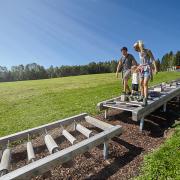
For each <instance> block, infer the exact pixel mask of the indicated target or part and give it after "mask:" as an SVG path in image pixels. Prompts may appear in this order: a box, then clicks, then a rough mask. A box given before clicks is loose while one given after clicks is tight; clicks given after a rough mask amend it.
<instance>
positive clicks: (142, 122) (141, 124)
mask: <svg viewBox="0 0 180 180" xmlns="http://www.w3.org/2000/svg"><path fill="white" fill-rule="evenodd" d="M143 127H144V117H142V118H141V120H140V127H139V130H140V132H142V130H143Z"/></svg>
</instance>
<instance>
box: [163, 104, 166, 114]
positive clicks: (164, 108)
mask: <svg viewBox="0 0 180 180" xmlns="http://www.w3.org/2000/svg"><path fill="white" fill-rule="evenodd" d="M166 105H167V104H166V103H165V104H164V105H163V112H166Z"/></svg>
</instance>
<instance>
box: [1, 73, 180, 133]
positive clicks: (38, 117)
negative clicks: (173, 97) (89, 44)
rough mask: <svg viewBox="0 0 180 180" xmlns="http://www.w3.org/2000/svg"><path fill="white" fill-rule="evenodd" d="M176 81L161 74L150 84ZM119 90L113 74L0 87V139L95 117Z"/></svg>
mask: <svg viewBox="0 0 180 180" xmlns="http://www.w3.org/2000/svg"><path fill="white" fill-rule="evenodd" d="M177 78H180V73H178V72H171V73H170V72H169V73H167V72H163V73H159V74H158V75H156V76H155V77H154V81H153V84H156V83H159V82H162V81H168V80H171V79H177ZM151 84H152V83H151ZM121 90H122V85H121V83H120V80H119V79H116V78H115V74H98V75H97V74H96V75H84V76H74V77H64V78H57V79H48V80H36V81H21V82H7V83H0V92H1V93H0V136H4V135H7V134H11V133H15V132H18V131H21V130H24V129H28V128H32V127H36V126H39V125H42V124H45V123H48V122H52V121H55V120H58V119H61V118H64V117H69V116H72V115H76V114H79V113H82V112H87V113H90V114H96V113H98V112H97V110H96V104H97V103H98V102H99V101H102V100H105V99H107V98H111V97H115V96H117V95H120V92H121Z"/></svg>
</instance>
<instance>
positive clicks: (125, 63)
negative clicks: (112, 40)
mask: <svg viewBox="0 0 180 180" xmlns="http://www.w3.org/2000/svg"><path fill="white" fill-rule="evenodd" d="M121 53H122V57H121V59H120V60H119V63H118V66H117V71H116V77H117V78H118V72H119V70H120V69H121V70H120V71H122V79H123V86H124V87H123V88H124V93H125V94H128V95H130V94H131V91H130V89H129V86H128V80H129V78H130V77H131V67H132V66H137V62H136V60H135V58H134V56H133V55H132V54H129V53H128V49H127V47H123V48H122V49H121Z"/></svg>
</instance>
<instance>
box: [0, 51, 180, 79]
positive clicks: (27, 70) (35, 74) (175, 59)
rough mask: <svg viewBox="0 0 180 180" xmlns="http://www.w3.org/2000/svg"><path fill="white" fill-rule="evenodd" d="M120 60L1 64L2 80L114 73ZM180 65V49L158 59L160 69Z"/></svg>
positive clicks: (163, 69) (0, 73)
mask: <svg viewBox="0 0 180 180" xmlns="http://www.w3.org/2000/svg"><path fill="white" fill-rule="evenodd" d="M117 64H118V61H117V60H112V61H105V62H98V63H96V62H91V63H89V64H87V65H79V66H78V65H76V66H60V67H53V66H50V67H49V68H44V67H43V66H41V65H39V64H36V63H31V64H27V65H22V64H21V65H18V66H12V67H11V69H10V70H8V68H7V67H2V66H0V82H8V81H22V80H36V79H49V78H58V77H65V76H76V75H85V74H99V73H113V72H116V67H117ZM179 65H180V51H178V52H177V53H175V54H174V53H173V52H172V51H171V52H169V53H167V54H165V55H164V56H163V57H162V60H161V61H160V60H159V59H158V60H157V68H158V70H159V71H166V70H167V68H169V67H172V66H179Z"/></svg>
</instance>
